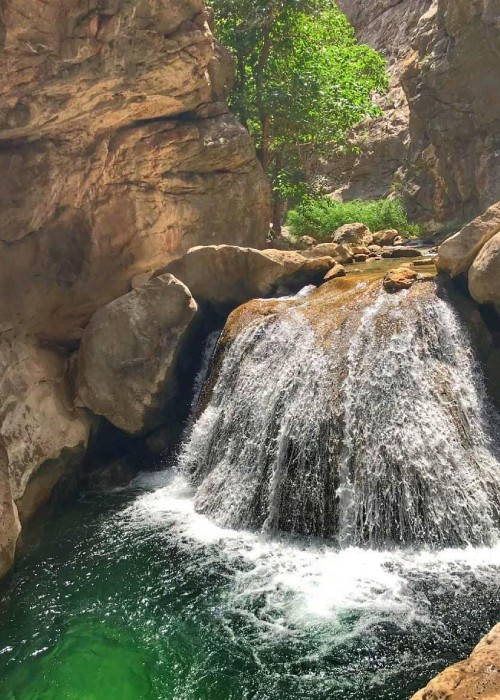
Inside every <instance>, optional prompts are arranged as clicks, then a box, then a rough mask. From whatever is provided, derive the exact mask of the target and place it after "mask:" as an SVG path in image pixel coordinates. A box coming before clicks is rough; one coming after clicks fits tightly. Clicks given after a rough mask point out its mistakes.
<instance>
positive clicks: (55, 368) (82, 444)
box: [0, 334, 91, 519]
mask: <svg viewBox="0 0 500 700" xmlns="http://www.w3.org/2000/svg"><path fill="white" fill-rule="evenodd" d="M67 370H68V365H67V359H66V358H65V357H64V356H63V355H61V354H60V353H57V352H55V351H53V350H50V349H47V348H44V347H40V345H39V344H38V343H37V342H35V341H34V340H33V339H30V338H21V337H19V336H14V335H12V334H11V335H10V336H7V335H6V334H4V335H3V336H2V339H1V344H0V433H1V440H2V443H3V447H4V450H5V458H6V460H7V464H8V474H9V480H10V486H11V492H12V497H13V499H14V500H15V501H16V503H17V504H18V506H19V507H20V510H23V513H25V514H26V518H25V517H24V515H23V518H22V519H27V518H28V517H29V516H30V515H31V514H32V511H33V508H32V507H31V506H30V507H24V508H23V506H22V502H23V499H24V497H25V495H26V492H27V489H29V488H30V485H31V484H32V483H33V480H34V479H35V477H36V475H37V472H38V471H39V470H40V469H41V468H42V467H43V466H44V465H45V466H46V467H47V469H46V470H45V474H44V476H43V484H42V483H40V484H39V489H38V496H37V497H36V498H37V500H38V502H39V503H40V504H41V503H43V502H45V501H46V500H47V498H48V497H49V496H50V493H51V491H52V489H53V487H54V485H55V484H56V482H57V481H58V479H59V478H60V476H62V474H63V473H64V472H65V470H66V467H67V465H68V461H69V458H70V457H72V456H75V455H76V456H77V457H79V458H80V459H81V457H82V456H83V454H84V452H85V448H86V445H87V440H88V436H89V430H90V425H91V418H90V416H89V415H88V414H87V413H85V412H84V411H81V410H79V409H76V408H75V407H74V405H73V397H72V394H71V391H70V388H69V383H68V381H67ZM28 500H30V501H33V495H30V496H29V497H28Z"/></svg>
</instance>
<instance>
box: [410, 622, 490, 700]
mask: <svg viewBox="0 0 500 700" xmlns="http://www.w3.org/2000/svg"><path fill="white" fill-rule="evenodd" d="M498 697H500V625H497V626H496V627H494V628H493V629H492V630H491V632H490V633H489V634H487V635H486V637H484V639H482V640H481V642H479V644H478V645H477V647H476V648H475V649H474V651H473V652H472V654H471V655H470V656H469V658H468V659H466V660H465V661H461V662H460V663H458V664H455V665H454V666H450V667H449V668H447V669H446V670H445V671H443V672H442V673H440V674H439V675H438V676H437V677H436V678H434V679H433V680H432V681H431V682H430V683H429V685H428V686H427V687H426V688H424V689H423V690H421V691H419V692H418V693H417V694H416V695H414V696H413V698H412V700H473V698H474V700H476V699H477V700H479V699H480V698H484V700H487V699H489V700H495V698H498Z"/></svg>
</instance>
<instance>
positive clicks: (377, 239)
mask: <svg viewBox="0 0 500 700" xmlns="http://www.w3.org/2000/svg"><path fill="white" fill-rule="evenodd" d="M396 238H401V237H400V235H399V231H396V229H394V228H388V229H384V230H383V231H377V232H376V233H374V234H373V242H374V243H375V244H376V245H380V246H384V245H394V241H395V239H396Z"/></svg>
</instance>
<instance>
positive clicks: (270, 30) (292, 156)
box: [212, 0, 387, 231]
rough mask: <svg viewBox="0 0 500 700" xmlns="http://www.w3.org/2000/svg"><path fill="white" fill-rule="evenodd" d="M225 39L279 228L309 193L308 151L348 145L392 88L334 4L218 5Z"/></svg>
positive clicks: (236, 97)
mask: <svg viewBox="0 0 500 700" xmlns="http://www.w3.org/2000/svg"><path fill="white" fill-rule="evenodd" d="M212 6H213V9H214V13H215V19H216V27H217V34H218V38H219V39H220V40H221V42H222V43H223V44H225V46H227V47H228V48H229V49H230V51H231V52H232V53H233V55H234V58H235V61H236V83H235V86H234V90H233V93H232V95H231V99H230V106H231V108H232V109H233V110H234V111H235V112H236V114H237V115H238V116H239V118H240V119H241V121H242V122H243V124H244V125H245V126H246V127H247V129H248V130H249V132H250V134H251V135H252V137H253V139H254V141H255V144H256V148H257V153H258V155H259V158H260V161H261V163H262V166H263V168H264V171H265V172H266V173H267V174H268V175H269V177H270V179H271V183H272V186H273V228H274V230H275V231H276V230H279V229H280V226H281V218H282V214H283V202H284V200H285V199H286V198H288V196H290V195H291V194H294V193H297V191H300V190H301V188H302V189H303V188H304V176H303V173H302V174H301V158H300V153H301V149H303V148H304V147H307V148H308V149H309V150H312V149H324V148H325V147H326V146H328V147H330V148H331V146H332V145H333V144H339V143H341V142H343V141H345V138H346V135H347V134H348V132H349V131H350V129H352V128H353V127H354V126H355V125H356V124H358V123H359V122H360V121H361V120H362V119H364V118H365V117H367V116H373V115H376V114H377V113H379V110H378V108H377V107H376V105H375V104H374V102H373V100H372V97H373V94H374V92H382V91H384V90H385V89H386V87H387V77H386V72H385V63H384V61H383V59H382V58H381V57H380V55H379V54H378V53H377V52H376V51H374V50H373V49H371V48H369V47H368V46H364V45H360V44H358V43H357V41H356V37H355V34H354V30H353V28H352V27H351V25H350V24H349V22H348V20H347V18H346V16H345V15H344V14H343V13H342V12H340V10H339V9H338V7H337V5H336V4H335V3H334V2H333V0H212Z"/></svg>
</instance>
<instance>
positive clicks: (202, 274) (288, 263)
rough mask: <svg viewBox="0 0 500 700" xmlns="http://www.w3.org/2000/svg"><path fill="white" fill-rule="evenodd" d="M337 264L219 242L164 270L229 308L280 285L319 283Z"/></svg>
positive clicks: (208, 299) (202, 299) (325, 258)
mask: <svg viewBox="0 0 500 700" xmlns="http://www.w3.org/2000/svg"><path fill="white" fill-rule="evenodd" d="M334 264H335V260H334V259H333V258H332V257H328V256H322V257H313V258H306V257H304V256H303V255H302V254H301V253H297V252H292V251H284V250H274V249H268V250H262V251H259V250H254V249H252V248H239V247H237V246H227V245H220V246H203V247H200V246H199V247H196V248H192V249H191V250H189V251H188V252H187V253H186V255H184V256H183V257H182V258H179V259H178V260H174V261H173V262H172V263H170V264H169V265H167V267H166V268H164V270H162V271H161V272H166V273H170V274H172V275H175V277H177V278H178V279H180V280H181V281H182V282H184V284H186V285H187V287H188V288H189V289H190V290H191V292H192V294H193V296H194V298H195V299H196V300H197V301H199V302H206V303H209V304H211V305H213V306H214V307H222V308H226V309H227V308H234V307H236V306H238V305H239V304H243V303H244V302H246V301H248V300H249V299H254V298H256V297H265V296H269V295H270V294H271V292H273V291H276V290H277V289H278V288H279V287H280V286H281V287H286V286H290V287H291V288H293V289H297V290H298V289H300V287H303V286H305V285H307V284H320V283H321V281H322V280H323V278H324V276H325V274H326V273H327V272H328V271H329V270H330V269H331V268H332V267H333V266H334Z"/></svg>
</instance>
